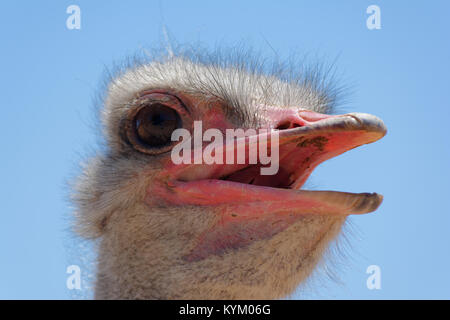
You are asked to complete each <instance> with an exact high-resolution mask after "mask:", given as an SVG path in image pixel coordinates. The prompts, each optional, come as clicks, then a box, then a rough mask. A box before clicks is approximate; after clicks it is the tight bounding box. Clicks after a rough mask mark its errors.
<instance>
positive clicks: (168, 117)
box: [134, 103, 181, 148]
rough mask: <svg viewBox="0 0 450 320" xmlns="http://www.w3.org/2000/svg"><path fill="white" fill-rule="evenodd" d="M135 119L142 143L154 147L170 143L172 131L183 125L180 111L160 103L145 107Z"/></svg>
mask: <svg viewBox="0 0 450 320" xmlns="http://www.w3.org/2000/svg"><path fill="white" fill-rule="evenodd" d="M134 121H135V128H136V135H137V138H138V139H139V141H140V143H141V144H143V145H147V146H149V147H154V148H159V147H164V146H166V145H167V144H170V142H171V136H172V132H173V131H174V130H175V129H178V128H180V127H181V118H180V116H179V114H178V112H177V111H176V110H175V109H173V108H170V107H167V106H165V105H163V104H158V103H157V104H152V105H148V106H145V107H143V108H142V109H141V110H139V112H138V113H137V114H136V117H135V119H134Z"/></svg>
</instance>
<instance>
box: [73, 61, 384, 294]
mask: <svg viewBox="0 0 450 320" xmlns="http://www.w3.org/2000/svg"><path fill="white" fill-rule="evenodd" d="M337 91H338V90H336V89H335V88H334V87H332V86H331V84H328V83H327V82H326V81H324V78H323V75H320V74H319V73H318V72H317V69H314V70H312V69H311V70H310V71H309V72H308V71H305V70H304V69H303V72H301V74H300V75H298V76H295V75H294V74H293V73H290V72H286V70H285V69H283V68H281V67H280V68H279V69H277V70H276V71H273V72H267V71H265V69H264V68H263V67H258V65H257V64H252V63H245V62H243V61H242V60H241V61H239V59H234V60H232V61H228V60H226V59H222V60H220V58H218V59H217V60H216V61H208V62H204V61H201V60H198V59H192V58H187V57H186V56H181V55H180V56H171V57H168V58H165V59H161V60H154V61H151V62H149V63H145V64H141V65H139V66H133V67H131V68H128V69H127V70H125V71H123V72H122V73H120V74H119V75H117V76H115V77H113V78H112V79H111V82H110V83H109V85H108V88H107V91H106V95H105V99H104V105H103V109H102V123H103V128H104V136H105V140H106V144H105V145H106V148H105V151H104V152H103V153H102V154H100V155H98V156H96V157H95V158H92V159H91V160H90V161H88V162H87V164H86V166H85V168H84V172H83V174H82V175H81V177H80V178H79V180H78V183H77V185H76V188H75V192H74V199H75V203H76V206H77V210H76V222H77V229H78V231H79V232H80V233H81V234H82V235H83V236H84V237H87V238H99V246H98V261H97V262H98V265H97V269H98V270H97V277H96V292H95V295H96V298H101V299H103V298H106V299H108V298H142V299H172V298H175V299H176V298H179V299H183V298H184V299H206V298H211V299H222V298H224V299H230V298H231V299H247V298H251V299H253V298H263V299H267V298H281V297H283V296H285V295H287V294H289V293H291V292H292V291H293V290H294V289H295V288H296V287H297V286H298V284H299V283H301V282H302V281H303V280H304V279H305V278H306V277H307V276H308V275H309V274H310V273H311V272H312V270H313V269H314V267H315V266H316V264H317V262H318V261H319V260H320V258H321V256H322V254H323V252H324V250H325V249H326V248H327V245H328V244H329V242H330V241H331V240H333V238H335V236H336V235H337V234H338V233H339V231H340V229H341V226H342V224H343V222H344V221H345V219H346V217H347V216H348V215H350V214H362V213H368V212H371V211H374V210H375V209H376V208H377V207H378V206H379V204H380V203H381V201H382V197H381V196H380V195H378V194H375V193H371V194H369V193H361V194H352V193H345V192H334V191H307V190H302V186H303V185H304V183H305V181H306V180H307V178H308V176H309V175H310V173H311V172H312V170H313V169H314V168H315V167H316V166H317V165H319V164H320V163H322V162H323V161H325V160H327V159H330V158H332V157H335V156H337V155H339V154H342V153H343V152H345V151H348V150H350V149H353V148H355V147H358V146H361V145H363V144H367V143H371V142H374V141H376V140H378V139H380V138H381V137H383V136H384V135H385V133H386V128H385V126H384V124H383V123H382V121H381V120H380V119H378V118H376V117H375V116H372V115H368V114H363V113H351V114H344V115H331V111H332V106H333V103H334V100H335V98H336V92H337ZM195 121H201V128H200V130H201V132H200V134H203V133H206V131H207V130H208V129H216V131H215V132H222V133H224V136H225V135H226V132H227V130H228V129H236V128H239V129H243V131H246V130H248V129H255V130H256V129H265V131H263V130H259V131H256V133H255V135H253V136H251V137H253V138H255V137H256V138H258V137H259V138H262V137H266V138H267V140H266V145H259V149H260V150H262V149H266V148H267V149H270V148H272V147H273V146H274V147H277V149H270V150H272V151H270V152H274V150H275V151H277V152H278V155H279V157H278V158H279V161H277V163H276V167H277V169H278V170H277V171H276V172H275V174H272V175H264V174H262V171H261V169H262V168H264V167H268V164H267V162H266V163H265V164H262V163H261V162H262V161H260V159H259V157H258V159H257V162H256V163H250V161H249V155H250V152H251V150H254V149H255V148H256V145H255V141H260V140H258V139H252V138H251V137H249V136H244V137H236V138H235V139H234V140H233V139H231V142H230V140H225V139H224V140H223V141H221V140H220V139H218V138H217V137H215V138H214V139H213V138H211V137H209V138H210V140H211V141H214V144H209V143H207V142H205V141H206V140H207V139H206V140H205V141H203V143H200V144H198V143H197V144H195V143H191V142H190V141H189V143H188V144H186V145H189V146H193V150H192V154H190V153H187V152H183V153H184V154H183V156H184V155H187V156H189V157H188V158H190V156H191V155H194V154H200V155H201V154H205V152H206V151H207V150H209V152H210V154H211V155H215V156H220V157H222V156H224V157H225V154H226V151H225V149H226V148H225V147H226V146H229V145H230V143H231V144H233V145H234V143H236V146H239V145H240V146H241V147H243V149H244V151H246V152H245V153H244V154H245V156H244V157H243V158H241V160H240V162H239V161H237V158H238V156H237V153H236V158H234V159H235V161H234V162H232V163H229V161H223V162H224V163H220V161H216V162H213V163H211V162H210V163H206V162H205V161H200V162H196V161H192V163H187V162H186V163H178V162H177V163H176V162H174V160H173V156H172V152H173V149H174V148H177V147H179V146H180V144H181V143H182V142H181V138H180V139H179V140H178V141H176V139H171V138H172V133H173V132H174V131H175V130H176V129H185V130H184V131H183V132H185V133H186V132H187V133H191V134H192V135H193V136H195V135H196V133H194V131H195V130H194V128H195ZM261 132H262V133H261ZM269 133H277V134H278V135H277V139H278V140H277V141H276V140H275V138H273V137H274V136H273V135H269ZM197 134H198V133H197ZM172 140H175V141H172ZM275 144H276V145H275ZM211 146H213V147H214V148H212V147H211ZM208 148H209V149H208ZM211 149H214V152H211ZM235 150H239V147H236V148H235ZM266 151H267V150H266ZM270 152H269V153H270ZM232 156H234V153H233V154H232ZM194 158H195V156H194V157H192V158H191V159H194ZM200 159H202V158H200Z"/></svg>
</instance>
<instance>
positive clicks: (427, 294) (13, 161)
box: [0, 0, 450, 299]
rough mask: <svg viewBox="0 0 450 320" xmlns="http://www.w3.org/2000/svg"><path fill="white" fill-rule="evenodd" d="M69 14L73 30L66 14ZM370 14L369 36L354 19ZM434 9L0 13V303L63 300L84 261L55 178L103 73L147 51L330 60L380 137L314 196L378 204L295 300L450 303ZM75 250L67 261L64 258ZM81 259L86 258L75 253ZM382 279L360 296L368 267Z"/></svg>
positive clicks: (87, 6)
mask: <svg viewBox="0 0 450 320" xmlns="http://www.w3.org/2000/svg"><path fill="white" fill-rule="evenodd" d="M71 4H76V5H78V6H79V7H80V8H81V29H80V30H68V29H67V28H66V19H67V17H68V14H66V8H67V7H68V6H69V5H71ZM371 4H376V5H378V6H379V7H380V9H381V29H380V30H368V29H367V27H366V19H367V17H368V14H366V8H367V7H368V6H369V5H371ZM449 12H450V3H449V2H448V1H420V2H419V1H415V2H411V1H379V0H378V1H375V0H372V1H362V0H359V1H357V0H355V1H339V2H338V1H331V0H330V1H245V2H244V1H231V0H230V1H223V2H213V1H133V0H129V1H121V2H119V1H95V2H94V1H58V2H55V1H39V2H37V1H35V2H21V1H14V2H13V1H9V2H8V3H6V2H5V1H4V2H2V4H1V5H0V40H1V55H2V59H1V60H0V70H1V73H0V88H1V92H2V107H1V110H2V117H1V118H0V123H1V124H0V133H1V136H2V137H3V139H2V143H1V150H2V151H1V155H2V156H1V157H0V172H1V178H2V182H1V184H0V188H1V192H0V193H1V195H2V196H1V204H0V212H1V217H2V222H1V223H0V298H1V299H11V298H13V299H15V298H19V299H69V298H73V297H80V296H81V297H86V296H89V290H88V289H87V288H84V287H83V290H84V291H82V292H77V293H74V292H70V291H69V290H68V289H67V287H66V279H67V276H68V275H67V274H66V268H67V266H69V265H71V264H82V263H83V262H82V260H83V257H84V255H85V254H86V252H89V250H87V249H84V251H83V250H81V251H78V248H79V247H80V246H81V244H80V243H78V242H77V241H74V240H73V239H72V236H71V235H70V233H69V232H68V228H69V226H68V221H69V219H70V214H71V207H70V203H69V202H68V201H67V198H68V189H67V186H66V183H67V181H70V178H71V177H73V176H74V175H76V173H77V163H78V162H79V161H80V160H81V159H83V155H84V154H86V152H87V150H89V149H90V148H92V147H93V146H95V141H96V135H95V128H93V125H94V124H95V122H93V121H92V119H93V110H92V97H93V96H94V95H95V94H96V93H97V90H98V88H99V83H100V81H101V75H102V72H103V70H104V68H105V67H108V66H111V65H112V64H113V63H114V62H115V61H120V60H121V59H123V58H124V57H126V56H127V55H131V54H134V53H135V52H137V51H138V50H141V49H142V48H152V47H155V46H158V45H159V44H160V43H161V41H162V40H163V36H162V26H163V25H166V26H167V28H168V30H169V32H170V34H171V36H172V37H173V38H174V39H175V40H176V41H178V42H180V43H193V42H201V43H202V44H204V45H205V46H208V47H214V46H215V45H218V44H222V45H223V44H225V45H233V44H234V43H243V42H244V43H247V44H248V45H249V46H254V47H255V48H257V49H258V50H260V51H262V52H263V53H264V54H268V55H270V54H273V52H274V51H276V52H277V54H279V55H280V56H289V55H290V54H292V53H300V54H303V53H305V52H306V53H312V54H318V55H320V56H326V57H329V58H330V60H333V59H334V58H335V57H337V56H339V59H338V60H337V67H338V69H339V70H340V71H341V73H342V74H343V75H344V78H345V79H347V81H348V83H351V84H352V85H353V93H352V94H351V95H350V96H349V97H348V98H349V99H348V103H346V104H345V105H343V106H342V110H344V111H346V112H356V111H359V112H367V113H372V114H375V115H377V116H379V117H381V118H382V119H383V120H384V121H385V123H386V125H387V127H388V130H389V132H388V135H387V136H386V137H385V138H384V139H382V140H381V141H379V142H377V143H375V144H373V145H370V146H365V147H362V148H359V149H356V150H352V151H350V152H348V153H346V154H344V155H343V156H340V157H338V158H336V159H332V160H330V161H328V162H327V163H325V164H323V165H321V166H320V167H319V168H318V169H317V171H316V172H315V173H314V174H313V176H312V182H313V183H314V185H316V186H318V187H320V189H331V190H343V191H349V192H364V191H369V192H371V191H376V192H380V193H382V194H383V195H384V196H385V200H384V203H383V204H382V206H381V207H380V209H379V210H378V211H377V212H375V213H373V214H369V215H363V216H356V217H352V218H351V219H350V220H351V224H352V230H353V232H352V233H353V236H351V237H350V242H351V248H348V249H346V250H345V251H346V252H347V256H348V257H347V258H346V259H343V260H341V263H340V265H338V266H333V265H332V266H331V267H336V273H337V274H338V276H339V278H340V280H341V282H340V283H337V282H334V281H330V280H327V279H326V278H323V277H318V278H317V279H316V281H314V282H311V284H310V287H311V288H309V289H305V290H304V291H302V292H297V293H296V294H295V295H294V296H293V298H338V299H347V298H351V299H359V298H361V299H418V298H423V299H432V298H437V299H442V298H446V299H449V298H450V274H449V270H450V249H449V248H450V232H449V231H450V201H449V198H448V196H449V195H448V194H449V191H450V169H449V164H450V143H449V141H448V139H449V138H450V135H449V133H448V128H449V125H448V121H449V119H450V108H449V107H450V103H449V102H450V96H449V91H450V90H449V89H450V86H449V74H450V59H449V58H450V44H449V41H448V35H449V31H450V30H449V24H448V13H449ZM77 252H81V255H80V254H77ZM83 252H84V253H83ZM373 264H374V265H378V266H379V267H380V269H381V285H382V287H381V290H368V289H367V287H366V279H367V277H368V274H366V268H367V267H368V266H369V265H373Z"/></svg>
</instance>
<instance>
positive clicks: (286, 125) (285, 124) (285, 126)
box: [275, 121, 301, 130]
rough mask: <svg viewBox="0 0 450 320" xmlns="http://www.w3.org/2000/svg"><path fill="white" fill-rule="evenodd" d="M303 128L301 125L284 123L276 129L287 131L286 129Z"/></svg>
mask: <svg viewBox="0 0 450 320" xmlns="http://www.w3.org/2000/svg"><path fill="white" fill-rule="evenodd" d="M298 127H301V124H299V123H296V122H291V121H284V122H281V123H280V124H278V126H276V128H275V129H277V130H286V129H292V128H298Z"/></svg>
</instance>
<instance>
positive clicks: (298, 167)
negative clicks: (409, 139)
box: [147, 111, 387, 260]
mask: <svg viewBox="0 0 450 320" xmlns="http://www.w3.org/2000/svg"><path fill="white" fill-rule="evenodd" d="M296 121H297V122H296V123H297V124H296V125H295V126H291V128H287V129H283V130H277V129H274V128H273V129H272V130H270V131H268V132H267V133H260V134H258V136H257V137H258V139H255V137H253V138H252V137H248V136H247V137H243V138H239V139H235V140H234V141H231V142H226V143H223V144H221V145H216V147H215V155H216V156H219V158H220V157H222V156H223V159H225V156H226V152H227V146H229V145H230V143H232V144H233V145H234V146H235V148H234V150H239V147H242V148H244V149H245V151H246V152H245V161H243V163H239V164H226V161H225V160H224V161H223V162H224V163H223V164H221V163H213V164H206V163H202V164H179V165H175V164H173V163H172V162H171V161H170V160H169V161H168V162H167V164H166V170H165V171H164V173H163V174H162V175H161V177H160V183H159V184H155V185H153V186H152V187H151V188H150V189H149V192H148V196H147V201H148V202H151V201H161V199H162V200H163V201H166V202H168V203H170V204H172V205H197V206H206V207H211V206H214V207H220V208H222V211H221V212H222V213H221V214H222V218H221V226H222V227H221V228H222V229H224V228H226V229H227V230H228V228H236V226H238V225H242V224H243V223H244V224H245V223H247V224H248V222H249V221H252V223H256V222H255V221H258V225H257V226H254V227H252V230H256V229H257V230H259V231H258V232H257V233H258V234H259V235H260V236H258V234H254V233H255V232H256V231H253V234H251V235H249V237H250V238H251V239H252V240H253V239H257V238H261V237H267V236H269V235H271V234H274V233H276V232H278V231H280V230H282V229H284V228H286V227H287V226H288V225H290V224H291V223H292V222H294V221H295V220H296V219H298V217H301V216H306V215H317V214H319V215H320V214H323V215H339V216H346V215H350V214H363V213H368V212H372V211H374V210H376V209H377V208H378V206H379V205H380V204H381V202H382V200H383V197H382V196H381V195H379V194H377V193H347V192H337V191H307V190H301V187H302V186H303V185H304V183H305V181H306V180H307V178H308V177H309V175H310V174H311V172H312V171H313V170H314V168H315V167H316V166H317V165H319V164H320V163H322V162H324V161H325V160H328V159H330V158H333V157H336V156H337V155H340V154H342V153H344V152H346V151H348V150H350V149H353V148H356V147H358V146H361V145H364V144H368V143H372V142H374V141H376V140H379V139H380V138H382V137H383V136H384V135H385V134H386V131H387V130H386V127H385V125H384V124H383V122H382V121H381V120H380V119H379V118H377V117H375V116H373V115H369V114H364V113H350V114H345V115H337V116H336V115H323V114H318V113H315V112H311V111H305V112H303V113H302V112H300V113H298V117H297V120H296ZM274 132H277V134H278V139H276V140H275V139H274V138H273V135H271V134H273V133H274ZM262 138H265V139H266V141H267V144H266V145H265V147H267V149H270V150H271V152H273V150H278V152H279V157H278V160H277V161H278V162H277V167H278V170H277V172H276V173H275V174H273V175H262V174H261V168H263V167H264V166H263V165H261V164H250V163H249V162H250V161H249V155H250V154H251V151H252V150H255V148H258V141H261V139H262ZM274 143H276V144H277V148H276V149H273V148H272V147H274ZM204 148H205V146H203V147H202V148H200V149H199V150H196V151H197V152H200V151H202V150H204ZM259 148H261V145H259ZM194 152H195V151H194ZM235 156H236V157H234V159H236V158H237V154H236V153H235ZM241 160H242V159H241ZM241 162H242V161H241ZM272 165H273V164H272ZM266 167H267V166H266ZM274 221H276V222H277V225H273V222H274ZM280 221H281V223H279V222H280ZM268 225H270V230H269V229H268V228H269V227H268ZM233 226H234V227H233ZM227 232H228V233H230V232H231V233H233V234H234V232H235V231H233V229H230V230H229V231H227ZM221 234H222V235H223V231H221ZM241 234H242V232H241V233H240V234H239V237H242V235H241ZM207 237H213V235H211V234H209V235H208V236H207ZM217 237H218V238H222V239H220V242H218V243H220V246H223V241H224V240H223V236H220V237H219V236H217ZM234 237H236V236H234ZM229 238H230V237H229ZM214 241H216V240H211V239H210V240H208V241H206V243H207V248H216V249H217V245H211V242H214ZM217 241H219V240H217ZM230 241H231V240H230ZM233 241H234V240H233ZM236 241H238V240H236ZM249 241H250V240H249ZM243 242H245V241H242V239H241V240H239V241H238V243H239V246H240V245H241V244H242V243H243ZM229 246H232V247H236V244H235V243H232V244H229ZM225 247H226V245H225ZM216 249H214V250H213V249H211V250H212V252H217V250H216ZM208 250H210V249H208ZM208 250H206V249H199V250H197V252H201V253H200V254H198V253H197V254H194V255H193V256H191V258H190V260H197V259H199V258H202V257H204V256H205V254H207V253H208ZM211 250H210V251H211ZM219 251H220V250H219ZM205 252H206V253H205ZM209 253H210V252H209Z"/></svg>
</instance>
